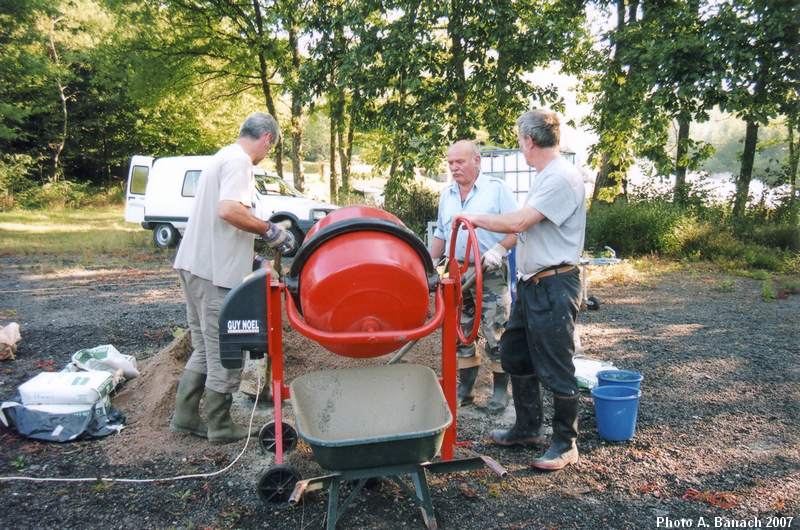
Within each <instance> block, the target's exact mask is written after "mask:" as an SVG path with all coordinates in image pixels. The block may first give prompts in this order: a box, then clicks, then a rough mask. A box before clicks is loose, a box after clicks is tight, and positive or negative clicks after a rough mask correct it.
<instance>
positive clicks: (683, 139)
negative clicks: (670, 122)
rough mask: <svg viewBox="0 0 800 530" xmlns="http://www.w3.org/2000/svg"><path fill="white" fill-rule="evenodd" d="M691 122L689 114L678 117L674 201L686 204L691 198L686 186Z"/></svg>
mask: <svg viewBox="0 0 800 530" xmlns="http://www.w3.org/2000/svg"><path fill="white" fill-rule="evenodd" d="M690 123H691V122H690V121H689V117H688V116H687V115H681V116H679V117H678V147H677V152H676V154H675V189H674V191H673V197H672V202H674V203H675V204H682V205H683V204H686V202H687V200H688V198H689V190H688V189H687V187H686V168H687V165H688V154H689V125H690Z"/></svg>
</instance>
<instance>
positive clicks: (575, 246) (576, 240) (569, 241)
mask: <svg viewBox="0 0 800 530" xmlns="http://www.w3.org/2000/svg"><path fill="white" fill-rule="evenodd" d="M525 206H530V207H531V208H534V209H536V210H538V211H539V212H541V213H542V215H544V217H545V218H544V219H543V220H542V221H541V222H539V223H536V224H535V225H533V226H532V227H530V228H529V229H528V230H527V231H525V232H523V233H521V234H520V235H519V238H518V240H517V271H518V273H519V275H521V276H522V277H523V278H524V279H527V278H529V277H531V276H533V275H534V274H536V273H537V272H539V271H541V270H544V269H547V268H549V267H553V266H557V265H563V264H573V265H577V264H578V263H579V262H580V261H579V260H580V255H581V252H582V251H583V242H584V237H585V233H586V191H585V189H584V187H583V177H582V176H581V174H580V172H579V171H578V170H577V168H575V166H573V165H572V164H570V163H569V162H567V161H566V160H564V159H563V158H561V157H559V158H556V159H555V160H552V161H551V162H550V163H549V164H547V166H546V167H545V168H544V169H543V170H542V171H541V172H540V173H537V174H536V176H535V177H534V180H533V183H531V189H530V191H528V197H527V198H526V199H525Z"/></svg>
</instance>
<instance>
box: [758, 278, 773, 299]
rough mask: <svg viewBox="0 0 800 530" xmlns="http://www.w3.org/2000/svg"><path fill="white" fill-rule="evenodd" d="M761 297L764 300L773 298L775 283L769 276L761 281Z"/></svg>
mask: <svg viewBox="0 0 800 530" xmlns="http://www.w3.org/2000/svg"><path fill="white" fill-rule="evenodd" d="M761 298H762V299H763V300H764V301H765V302H768V301H770V300H775V285H774V284H773V283H772V279H771V278H767V279H766V280H764V281H763V282H761Z"/></svg>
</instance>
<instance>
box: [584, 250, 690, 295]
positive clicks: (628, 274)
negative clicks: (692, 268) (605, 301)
mask: <svg viewBox="0 0 800 530" xmlns="http://www.w3.org/2000/svg"><path fill="white" fill-rule="evenodd" d="M683 268H684V266H683V264H681V263H680V262H677V261H670V260H663V259H659V258H658V257H657V256H645V257H642V258H637V259H631V260H625V261H623V262H622V263H619V264H618V265H610V266H594V267H588V273H589V286H590V288H591V286H592V285H599V286H608V285H630V284H638V285H642V286H644V287H650V288H654V287H655V284H656V280H657V279H658V278H659V277H660V276H661V275H663V274H667V273H670V272H675V271H679V270H683Z"/></svg>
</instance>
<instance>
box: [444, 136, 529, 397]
mask: <svg viewBox="0 0 800 530" xmlns="http://www.w3.org/2000/svg"><path fill="white" fill-rule="evenodd" d="M447 163H448V165H449V167H450V173H451V174H452V175H453V183H452V184H450V185H449V186H447V187H446V188H445V189H444V190H442V194H441V196H440V198H439V213H438V218H437V221H436V230H435V231H434V234H433V242H432V244H431V257H432V258H433V259H434V260H438V259H439V258H440V257H441V256H442V255H443V254H444V253H446V252H449V251H450V241H449V240H450V234H451V230H452V228H451V227H452V222H453V218H454V217H455V216H457V215H459V214H462V213H465V212H472V213H487V214H501V213H508V212H513V211H515V210H516V209H517V202H516V200H515V199H514V194H513V193H512V192H511V188H509V187H508V185H507V184H506V183H505V182H504V181H503V180H501V179H498V178H495V177H490V176H488V175H482V174H481V153H480V151H479V150H478V147H477V145H475V143H474V142H471V141H467V140H462V141H459V142H456V143H455V144H453V145H452V146H450V149H448V151H447ZM476 236H477V237H478V247H479V248H480V252H481V256H482V263H483V269H484V274H483V292H482V293H480V295H479V294H477V293H476V292H475V287H473V288H471V289H469V290H467V291H465V292H464V303H463V310H462V312H461V326H462V327H463V328H464V330H465V333H469V330H471V329H472V326H473V324H474V322H475V319H476V318H479V319H480V322H481V324H480V330H481V334H482V335H483V337H484V339H485V340H486V354H487V356H488V357H489V366H490V368H491V370H492V375H493V387H494V390H493V392H492V397H491V399H489V402H488V404H487V405H486V408H487V409H488V410H489V411H490V412H493V413H497V412H501V411H503V410H505V408H506V406H507V405H508V374H507V373H505V372H504V371H503V368H502V366H501V365H500V336H501V335H502V333H503V329H505V325H506V321H507V320H508V312H509V307H510V306H511V294H510V292H509V289H508V259H507V257H506V255H507V254H508V250H509V249H510V248H512V247H513V246H514V244H515V243H516V241H517V238H516V236H515V235H514V234H498V233H495V232H489V231H487V230H482V229H478V230H476ZM466 246H467V238H466V232H464V231H462V232H460V233H459V234H458V237H457V239H456V250H455V253H456V255H455V256H449V257H450V258H453V259H457V260H458V261H459V262H463V261H464V258H465V253H466ZM476 296H482V297H483V299H482V302H483V305H482V310H481V314H480V315H476V314H475V297H476ZM457 354H458V400H459V404H461V405H467V404H469V403H472V401H473V400H474V395H473V391H472V389H473V387H474V385H475V379H476V378H477V376H478V369H479V367H480V365H481V358H480V355H478V352H477V349H476V347H475V344H469V345H464V344H459V345H458V348H457Z"/></svg>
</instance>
